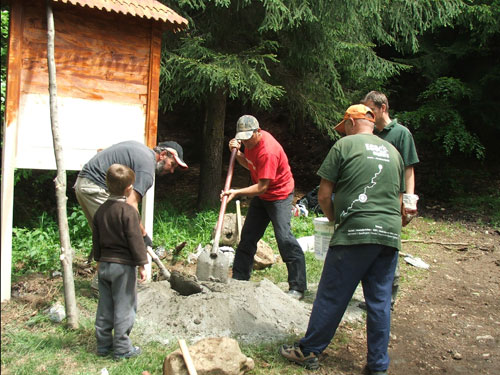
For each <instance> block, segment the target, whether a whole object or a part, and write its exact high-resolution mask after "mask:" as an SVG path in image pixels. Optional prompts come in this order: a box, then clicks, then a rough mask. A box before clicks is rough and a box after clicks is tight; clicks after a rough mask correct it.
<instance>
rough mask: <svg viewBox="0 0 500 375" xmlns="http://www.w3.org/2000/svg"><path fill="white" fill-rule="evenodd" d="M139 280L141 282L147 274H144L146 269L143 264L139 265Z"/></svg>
mask: <svg viewBox="0 0 500 375" xmlns="http://www.w3.org/2000/svg"><path fill="white" fill-rule="evenodd" d="M139 276H140V278H139V282H140V283H143V282H145V281H146V278H147V275H146V269H145V268H144V266H139Z"/></svg>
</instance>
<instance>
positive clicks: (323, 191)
mask: <svg viewBox="0 0 500 375" xmlns="http://www.w3.org/2000/svg"><path fill="white" fill-rule="evenodd" d="M334 190H335V184H334V183H333V182H332V181H328V180H325V179H324V178H322V179H321V182H320V183H319V190H318V203H319V206H320V207H321V210H322V211H323V213H324V214H325V216H326V217H327V218H328V220H329V221H331V222H334V221H335V216H334V214H333V202H332V194H333V192H334Z"/></svg>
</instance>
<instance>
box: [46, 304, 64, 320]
mask: <svg viewBox="0 0 500 375" xmlns="http://www.w3.org/2000/svg"><path fill="white" fill-rule="evenodd" d="M46 313H47V315H48V316H49V319H50V320H51V321H53V322H54V323H61V322H62V321H63V320H64V319H65V318H66V309H65V308H64V306H63V305H62V304H61V303H59V302H56V303H55V304H54V305H52V306H51V307H50V308H49V309H47V310H46Z"/></svg>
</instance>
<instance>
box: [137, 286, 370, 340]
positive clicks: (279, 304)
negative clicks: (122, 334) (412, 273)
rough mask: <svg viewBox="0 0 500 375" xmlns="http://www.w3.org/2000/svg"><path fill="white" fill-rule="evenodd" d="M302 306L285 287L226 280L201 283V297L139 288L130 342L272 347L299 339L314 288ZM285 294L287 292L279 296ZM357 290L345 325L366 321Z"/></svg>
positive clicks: (148, 287) (310, 304) (159, 287)
mask: <svg viewBox="0 0 500 375" xmlns="http://www.w3.org/2000/svg"><path fill="white" fill-rule="evenodd" d="M315 287H316V286H309V290H310V291H312V293H311V292H309V293H308V296H307V297H306V299H305V300H304V301H297V300H295V299H293V298H291V297H289V296H288V295H287V294H286V292H285V290H286V289H285V288H286V283H283V285H281V288H280V286H277V285H275V284H273V283H272V282H270V281H269V280H266V279H264V280H262V281H260V282H252V281H238V280H232V279H230V280H229V283H227V284H223V283H210V282H203V289H204V291H203V292H202V293H197V294H192V295H190V296H181V295H179V293H177V292H176V291H174V290H173V289H171V287H170V283H169V282H167V281H160V282H153V283H149V284H146V285H141V286H140V287H139V289H138V310H137V317H136V323H135V326H134V330H133V336H134V337H136V338H138V339H139V341H140V342H151V341H156V342H160V343H162V344H165V345H168V344H169V343H172V342H176V341H177V340H178V339H181V338H182V339H185V340H188V341H189V342H196V341H198V340H200V339H202V338H207V337H223V336H229V337H232V338H235V339H237V340H238V341H240V342H243V343H262V342H274V341H279V340H283V339H287V338H289V337H290V336H295V335H302V334H303V333H304V332H305V331H306V329H307V324H308V321H309V316H310V313H311V309H312V301H313V299H314V292H315V290H314V288H315ZM283 289H285V290H283ZM360 293H361V292H360V289H359V288H358V290H357V292H356V293H355V296H354V298H353V300H352V301H351V303H350V304H349V307H348V309H347V311H346V314H344V320H349V321H364V312H363V311H362V310H361V309H360V308H359V307H358V306H357V305H358V304H359V302H360V301H362V300H363V298H362V293H361V294H360Z"/></svg>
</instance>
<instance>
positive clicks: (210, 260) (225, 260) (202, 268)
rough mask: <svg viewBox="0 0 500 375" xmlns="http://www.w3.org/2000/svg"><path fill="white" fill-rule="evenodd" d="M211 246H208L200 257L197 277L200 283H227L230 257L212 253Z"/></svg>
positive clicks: (197, 265)
mask: <svg viewBox="0 0 500 375" xmlns="http://www.w3.org/2000/svg"><path fill="white" fill-rule="evenodd" d="M211 250H212V249H211V246H206V247H205V248H204V249H203V251H202V252H201V254H200V256H199V257H198V262H197V264H196V277H197V278H198V280H200V281H217V282H221V283H227V281H228V273H229V263H230V260H229V257H228V256H226V255H225V254H224V253H222V252H220V251H219V252H217V253H212V251H211Z"/></svg>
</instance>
